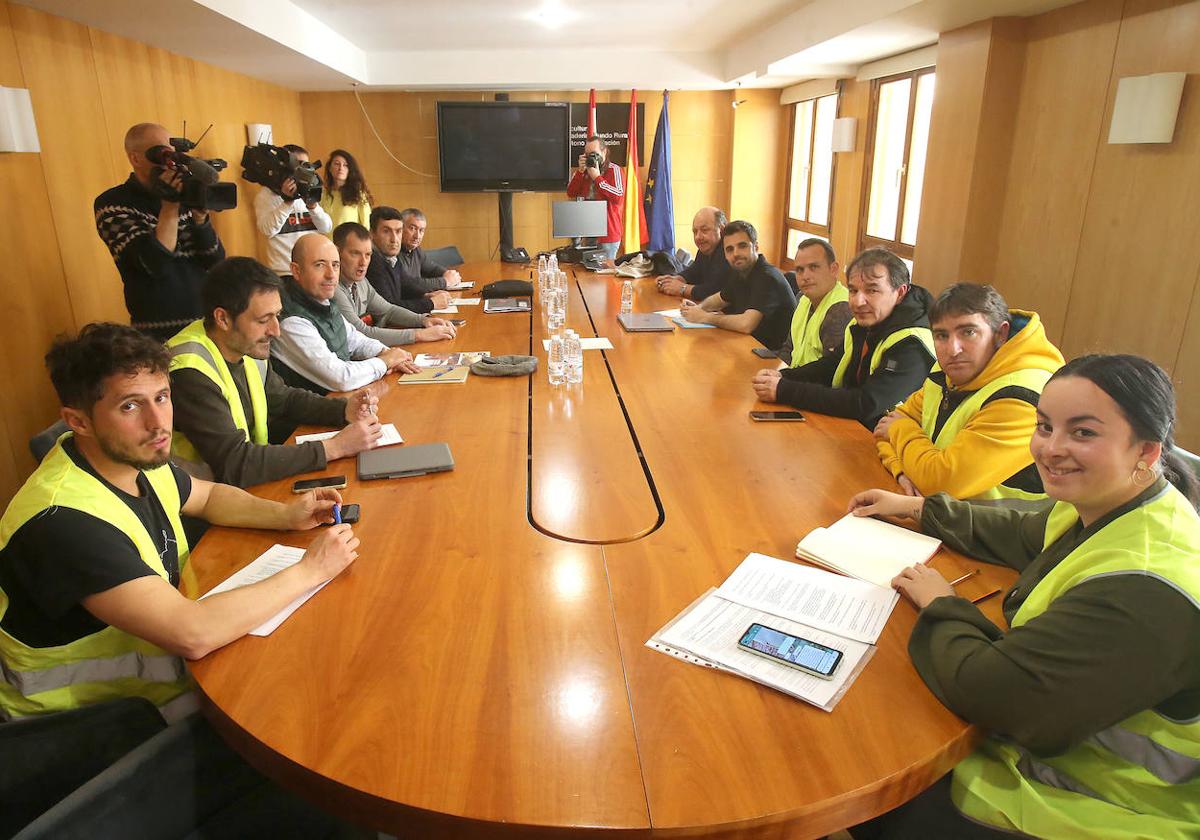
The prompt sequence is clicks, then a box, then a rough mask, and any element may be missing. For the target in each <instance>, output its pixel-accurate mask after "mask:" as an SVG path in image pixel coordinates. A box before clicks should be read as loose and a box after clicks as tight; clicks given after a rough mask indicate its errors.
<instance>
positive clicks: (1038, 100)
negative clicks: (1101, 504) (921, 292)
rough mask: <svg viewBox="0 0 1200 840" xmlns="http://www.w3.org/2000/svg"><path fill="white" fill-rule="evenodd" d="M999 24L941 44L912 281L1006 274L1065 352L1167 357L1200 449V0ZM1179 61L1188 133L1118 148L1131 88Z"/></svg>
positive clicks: (1005, 283) (1014, 297)
mask: <svg viewBox="0 0 1200 840" xmlns="http://www.w3.org/2000/svg"><path fill="white" fill-rule="evenodd" d="M998 23H1000V22H999V21H991V22H985V24H975V25H973V26H971V27H966V28H965V29H963V30H959V31H957V32H952V33H943V36H942V39H941V43H940V45H939V50H938V91H937V96H936V98H935V100H934V113H933V125H932V129H931V135H930V154H929V164H928V168H927V174H926V187H925V195H924V199H923V201H922V206H921V233H920V242H919V244H918V247H917V253H916V267H915V274H916V276H917V277H918V278H919V279H920V281H921V282H923V283H925V284H927V285H929V286H930V287H931V288H933V289H934V290H937V289H940V288H942V287H944V286H945V285H947V284H949V283H952V282H955V281H957V280H964V279H969V280H976V281H979V282H991V283H993V284H994V285H996V287H997V288H999V289H1000V290H1001V291H1002V292H1003V293H1004V295H1005V296H1006V297H1007V298H1008V300H1009V302H1010V303H1011V304H1012V305H1013V306H1017V307H1020V308H1025V309H1034V310H1037V311H1038V312H1040V313H1041V315H1042V318H1043V319H1044V321H1045V323H1046V327H1047V330H1048V332H1049V334H1050V336H1051V338H1052V339H1053V340H1054V341H1056V342H1058V343H1059V345H1060V346H1061V348H1062V350H1063V352H1064V353H1065V354H1066V355H1067V357H1068V358H1070V357H1073V356H1077V355H1080V354H1083V353H1088V352H1124V353H1137V354H1140V355H1144V356H1147V357H1148V358H1151V359H1153V360H1154V361H1156V362H1158V363H1159V364H1160V365H1162V366H1163V367H1165V368H1166V369H1167V370H1168V371H1169V372H1171V374H1172V376H1173V378H1174V380H1175V382H1176V386H1177V389H1178V396H1179V407H1180V424H1179V429H1178V439H1179V442H1180V443H1181V444H1182V445H1183V446H1186V447H1188V448H1189V449H1200V390H1198V389H1197V388H1196V383H1197V379H1198V374H1197V373H1195V371H1194V368H1192V367H1191V363H1193V360H1194V359H1195V358H1196V354H1197V351H1200V251H1197V249H1196V247H1195V243H1196V218H1195V213H1194V212H1193V211H1192V209H1191V205H1192V204H1193V196H1194V193H1195V189H1196V186H1195V185H1196V184H1197V183H1200V98H1198V97H1200V90H1198V88H1197V78H1196V75H1195V74H1197V73H1200V52H1197V50H1196V49H1195V45H1196V44H1197V43H1200V2H1196V0H1190V2H1180V0H1087V2H1083V3H1078V4H1075V5H1072V6H1066V7H1064V8H1062V9H1058V10H1056V11H1053V12H1048V13H1046V14H1043V15H1038V16H1036V17H1033V18H1029V19H1028V20H1026V21H1024V22H1020V23H1017V24H1012V25H1006V26H1002V27H998V26H996V24H998ZM1014 33H1019V34H1014ZM1165 71H1183V72H1186V73H1189V74H1191V75H1190V76H1189V78H1188V80H1187V84H1186V86H1185V89H1184V96H1183V102H1182V105H1181V107H1180V111H1179V118H1178V122H1177V124H1176V128H1175V136H1174V140H1173V142H1171V143H1169V144H1163V145H1116V146H1110V145H1108V142H1107V135H1108V126H1109V122H1110V120H1111V117H1112V109H1113V100H1114V98H1115V93H1116V88H1117V84H1118V81H1119V80H1120V79H1121V78H1122V77H1125V76H1140V75H1144V74H1148V73H1157V72H1165ZM989 121H990V122H989Z"/></svg>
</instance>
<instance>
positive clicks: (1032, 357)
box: [876, 309, 1063, 499]
mask: <svg viewBox="0 0 1200 840" xmlns="http://www.w3.org/2000/svg"><path fill="white" fill-rule="evenodd" d="M1010 314H1011V316H1012V332H1011V333H1010V335H1009V337H1008V340H1007V341H1005V342H1004V344H1002V345H1001V346H1000V349H999V350H997V351H996V354H995V355H994V356H992V358H991V361H989V362H988V364H987V366H986V367H984V369H983V370H982V371H981V372H980V374H979V375H978V376H977V377H975V378H974V379H973V380H971V381H970V382H968V383H967V384H966V385H965V386H963V387H962V388H955V387H954V386H953V385H950V384H949V383H948V382H947V381H946V377H945V374H944V373H942V372H941V369H940V368H938V367H935V368H934V370H933V372H932V373H930V375H929V378H928V379H927V380H926V381H925V386H924V387H923V388H922V389H921V390H919V391H916V392H915V393H913V394H912V395H911V396H910V397H909V398H908V399H907V400H906V401H905V402H904V404H903V405H902V406H900V408H899V409H898V411H899V413H900V417H899V418H898V419H896V420H895V421H894V422H893V423H892V425H891V427H890V428H889V429H888V436H887V440H883V441H878V442H877V444H876V448H877V449H878V451H879V458H880V460H882V461H883V465H884V466H885V467H887V469H888V470H889V471H890V472H891V473H892V475H894V476H897V477H899V475H900V474H901V473H903V474H904V475H906V476H908V479H909V480H910V481H912V483H913V484H914V485H916V488H917V489H918V490H920V491H921V493H923V494H925V495H929V494H931V493H939V492H944V493H948V494H950V495H951V496H953V497H955V498H958V499H971V498H975V497H979V496H981V495H983V494H986V493H988V491H990V490H992V488H995V487H996V486H997V485H999V484H1001V483H1002V482H1005V480H1006V479H1009V478H1011V477H1015V476H1017V474H1018V473H1020V472H1021V471H1022V470H1026V469H1029V468H1031V465H1032V464H1033V456H1032V455H1030V454H1029V441H1030V438H1032V437H1033V431H1034V427H1035V425H1036V424H1037V403H1036V398H1034V400H1033V401H1032V402H1031V401H1030V399H1029V394H1028V393H1027V392H1028V389H1027V388H1011V389H1001V390H998V391H997V392H996V393H995V394H993V395H991V396H990V397H989V398H988V399H986V400H985V401H984V402H983V405H982V406H980V407H979V409H978V410H977V411H976V412H975V413H974V414H973V415H971V416H970V417H969V418H967V419H966V420H965V422H963V423H962V426H961V428H960V429H958V431H957V433H955V434H954V435H953V439H952V440H951V441H950V442H949V443H948V444H946V443H944V442H943V445H942V446H939V445H938V444H937V443H935V439H936V438H937V437H938V436H937V435H936V434H934V435H931V434H930V432H928V431H927V430H926V429H925V428H923V426H922V417H923V415H925V414H926V412H925V401H926V399H927V398H929V397H930V395H932V396H933V398H934V399H938V398H939V395H944V396H945V398H946V400H947V402H948V403H953V404H955V405H962V404H963V403H964V402H966V401H967V400H968V399H969V397H970V395H971V394H973V393H975V392H977V391H979V390H981V389H983V388H985V387H986V386H988V385H989V384H990V383H993V382H995V381H996V380H997V379H999V378H1001V377H1006V376H1009V377H1011V376H1013V375H1014V374H1020V373H1021V372H1023V371H1043V372H1045V373H1046V374H1052V373H1053V372H1054V371H1056V370H1058V369H1059V368H1060V367H1062V365H1063V356H1062V353H1060V352H1059V350H1058V348H1057V347H1055V346H1054V345H1053V344H1051V343H1050V340H1049V339H1048V338H1046V330H1045V328H1044V327H1043V326H1042V322H1041V319H1040V318H1039V317H1038V315H1037V313H1036V312H1023V311H1021V310H1018V309H1014V310H1011V312H1010ZM1040 390H1041V389H1040V388H1038V389H1037V391H1038V393H1039V394H1040ZM1022 392H1025V393H1024V398H1022ZM949 414H953V412H949ZM948 419H949V416H948V415H946V416H941V417H939V422H938V427H939V428H941V426H942V423H943V422H944V421H946V420H948ZM1038 487H1039V488H1040V482H1038Z"/></svg>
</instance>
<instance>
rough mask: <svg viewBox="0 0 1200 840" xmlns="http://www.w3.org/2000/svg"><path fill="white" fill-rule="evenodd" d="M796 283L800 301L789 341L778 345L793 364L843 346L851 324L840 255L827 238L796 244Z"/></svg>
mask: <svg viewBox="0 0 1200 840" xmlns="http://www.w3.org/2000/svg"><path fill="white" fill-rule="evenodd" d="M796 285H797V287H799V289H800V301H799V304H798V305H797V306H796V311H795V312H794V313H792V327H791V330H790V332H789V335H788V338H787V341H785V342H784V343H783V346H782V347H780V348H779V358H781V359H783V363H784V364H785V365H787V366H788V367H793V368H798V367H802V366H804V365H806V364H808V363H809V362H815V361H816V360H817V359H819V358H821V357H822V356H824V355H825V354H826V353H832V352H833V351H835V350H837V349H838V348H839V347H841V345H842V339H843V337H844V336H845V334H846V327H847V326H848V325H849V324H850V304H849V303H848V301H849V299H850V293H849V292H847V291H846V287H845V286H843V285H842V284H841V283H839V282H838V262H837V255H836V254H834V252H833V246H832V245H830V244H829V243H828V242H826V241H825V240H824V239H817V238H816V237H813V238H811V239H805V240H804V241H803V242H801V243H800V244H799V246H797V248H796Z"/></svg>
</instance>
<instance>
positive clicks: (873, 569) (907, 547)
mask: <svg viewBox="0 0 1200 840" xmlns="http://www.w3.org/2000/svg"><path fill="white" fill-rule="evenodd" d="M941 544H942V541H941V540H939V539H935V538H933V537H928V536H926V535H925V534H918V533H917V532H916V531H910V530H908V529H907V528H901V527H900V526H899V525H892V524H891V523H889V522H884V521H883V520H881V519H871V518H870V517H866V516H855V515H854V514H851V513H848V514H846V515H845V516H843V517H842V518H841V519H839V520H838V521H837V522H835V523H833V524H832V525H830V526H829V527H828V528H814V529H813V530H812V532H811V533H809V535H808V536H807V537H805V538H804V539H802V540H801V541H800V544H799V545H797V546H796V556H797V557H799V558H800V559H802V560H807V561H809V562H810V563H816V564H817V565H818V566H824V567H825V568H826V569H831V570H832V571H835V572H839V573H840V574H843V575H849V576H850V577H856V578H858V579H859V580H865V581H869V582H871V583H873V584H875V585H876V586H883V587H889V588H890V587H891V585H892V578H894V577H895V576H896V575H898V574H900V572H902V571H904V570H905V569H907V568H908V567H909V566H916V565H917V564H919V563H927V562H929V558H930V557H932V556H933V555H934V554H936V553H937V550H938V547H939V546H941Z"/></svg>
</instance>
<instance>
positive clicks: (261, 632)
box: [199, 543, 329, 636]
mask: <svg viewBox="0 0 1200 840" xmlns="http://www.w3.org/2000/svg"><path fill="white" fill-rule="evenodd" d="M303 556H304V549H303V548H295V547H294V546H290V545H279V544H278V543H277V544H275V545H273V546H271V547H270V548H268V549H267V550H266V551H264V552H263V553H262V554H260V555H259V556H258V557H257V558H255V559H254V560H253V561H252V562H251V563H250V564H249V565H247V566H246V567H245V568H243V569H242V570H241V571H238V572H234V573H233V574H232V575H230V576H229V577H227V578H226V579H225V580H223V581H221V582H220V583H218V584H217V585H216V586H214V587H213V588H212V589H210V590H209V591H208V592H206V593H204V594H203V595H201V596H200V599H199V600H201V601H203V600H204V599H205V598H207V597H208V596H209V595H217V594H219V593H221V592H228V591H230V590H231V589H239V588H241V587H243V586H248V585H250V584H252V583H258V582H259V581H260V580H266V579H267V578H269V577H271V576H272V575H274V574H275V573H276V572H282V571H283V570H284V569H287V568H289V567H291V566H294V565H296V564H297V563H299V562H300V558H301V557H303ZM326 583H329V581H325V583H320V584H317V585H316V586H314V587H313V588H312V589H310V590H308V591H307V592H305V593H303V594H301V595H298V596H297V597H296V600H294V601H292V602H291V603H290V604H288V605H287V606H286V607H284V608H283V609H281V610H280V611H279V612H277V613H275V615H273V616H271V617H270V618H268V619H267V620H266V621H264V622H263V623H262V624H260V625H258V626H257V627H255V628H254V629H253V630H251V631H250V635H251V636H269V635H271V634H272V633H273V632H275V628H276V627H278V626H279V625H280V624H283V622H284V621H286V620H287V618H288V616H290V615H291V614H292V613H294V612H295V611H296V610H298V609H300V606H301V605H302V604H303V603H304V602H305V601H307V600H308V599H309V598H311V597H312V596H314V595H316V594H317V593H318V592H320V591H321V589H322V588H324V586H325V584H326Z"/></svg>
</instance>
